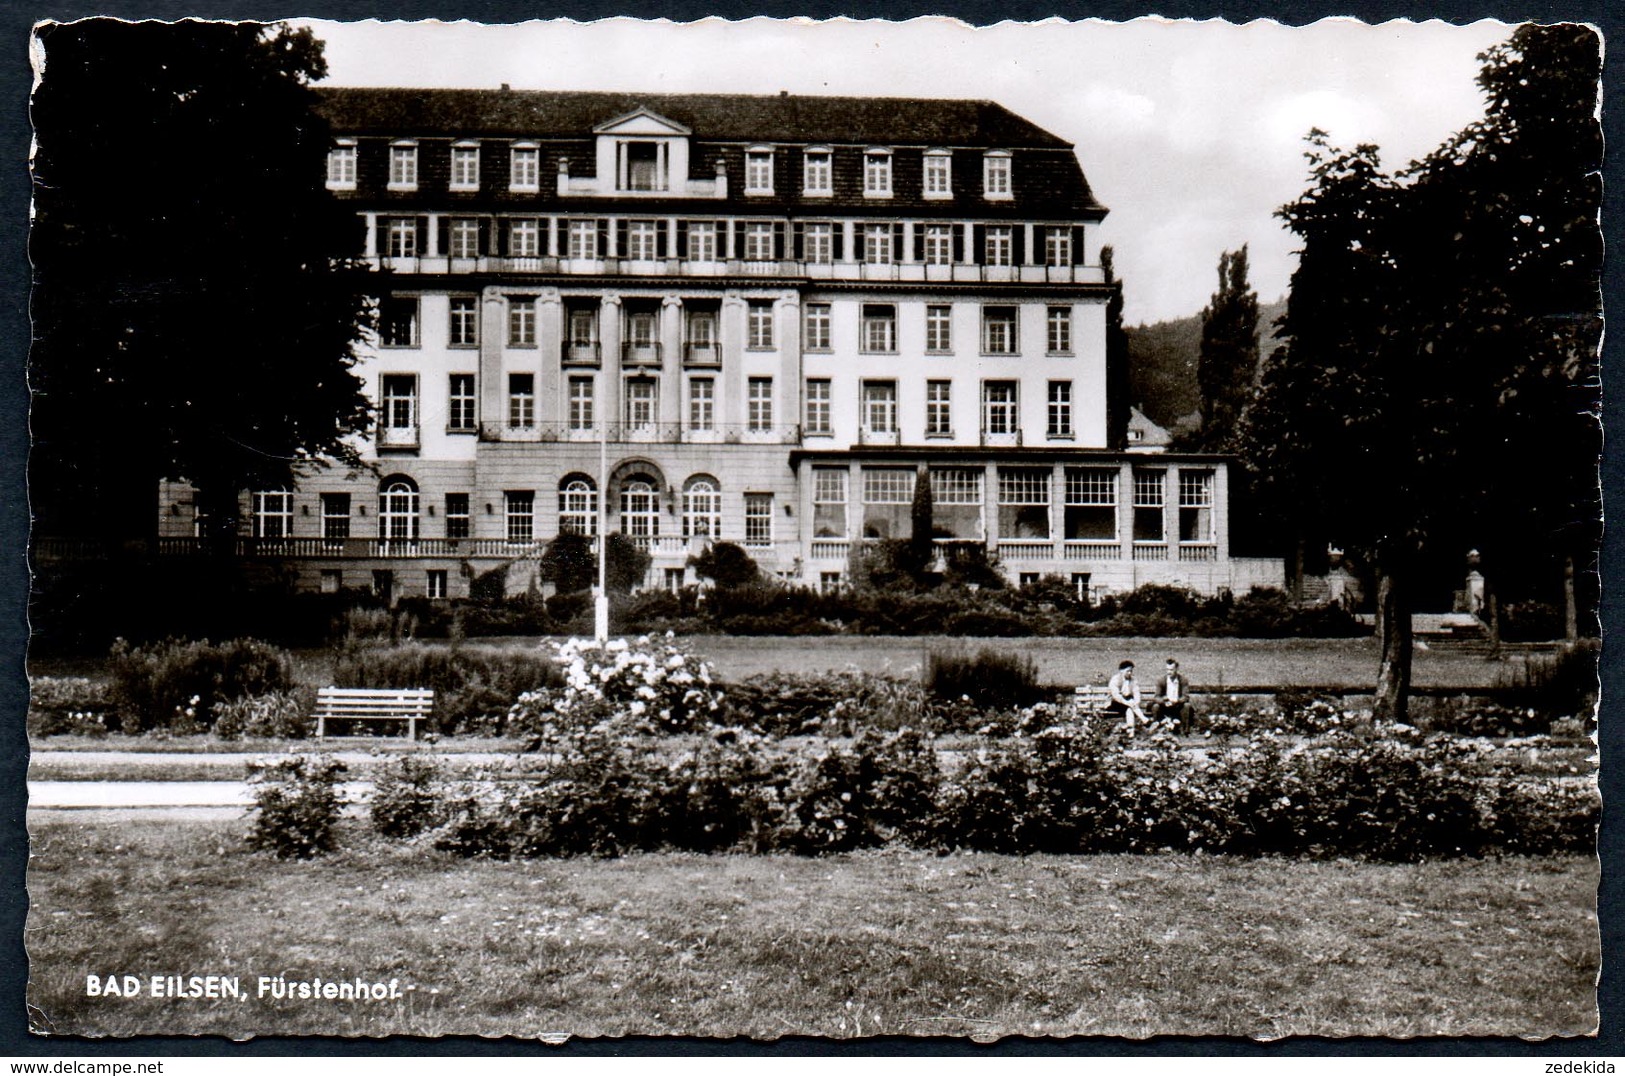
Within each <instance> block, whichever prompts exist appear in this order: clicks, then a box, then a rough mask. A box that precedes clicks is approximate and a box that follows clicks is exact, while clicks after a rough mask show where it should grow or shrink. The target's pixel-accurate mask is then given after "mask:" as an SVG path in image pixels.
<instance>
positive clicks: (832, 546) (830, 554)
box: [807, 538, 852, 561]
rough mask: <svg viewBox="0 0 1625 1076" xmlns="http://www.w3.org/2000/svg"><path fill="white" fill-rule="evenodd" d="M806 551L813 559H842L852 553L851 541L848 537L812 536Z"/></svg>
mask: <svg viewBox="0 0 1625 1076" xmlns="http://www.w3.org/2000/svg"><path fill="white" fill-rule="evenodd" d="M807 552H808V555H809V556H810V557H811V558H812V559H813V560H822V561H831V560H839V561H844V560H846V559H847V557H849V556H851V554H852V541H851V539H849V538H814V539H813V540H812V542H811V543H810V548H809V549H808V550H807Z"/></svg>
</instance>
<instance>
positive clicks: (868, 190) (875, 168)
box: [863, 149, 891, 198]
mask: <svg viewBox="0 0 1625 1076" xmlns="http://www.w3.org/2000/svg"><path fill="white" fill-rule="evenodd" d="M863 196H864V197H865V198H890V197H891V150H889V149H867V150H864V151H863Z"/></svg>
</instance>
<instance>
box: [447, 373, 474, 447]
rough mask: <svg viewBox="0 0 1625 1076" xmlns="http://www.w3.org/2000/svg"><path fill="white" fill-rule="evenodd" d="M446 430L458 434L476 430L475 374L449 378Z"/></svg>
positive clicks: (455, 375)
mask: <svg viewBox="0 0 1625 1076" xmlns="http://www.w3.org/2000/svg"><path fill="white" fill-rule="evenodd" d="M446 429H448V430H454V431H456V432H458V433H469V432H472V431H473V429H474V375H473V374H452V375H451V376H450V377H449V378H447V389H446Z"/></svg>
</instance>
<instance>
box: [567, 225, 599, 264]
mask: <svg viewBox="0 0 1625 1076" xmlns="http://www.w3.org/2000/svg"><path fill="white" fill-rule="evenodd" d="M570 257H572V258H577V259H581V258H596V257H598V222H597V221H595V220H572V221H571V222H570Z"/></svg>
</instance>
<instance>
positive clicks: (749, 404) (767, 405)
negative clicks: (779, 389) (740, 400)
mask: <svg viewBox="0 0 1625 1076" xmlns="http://www.w3.org/2000/svg"><path fill="white" fill-rule="evenodd" d="M745 419H746V423H747V428H749V429H751V430H753V431H756V432H761V431H763V430H770V429H772V428H773V379H772V378H771V377H753V378H751V379H750V384H749V386H748V391H747V395H746V398H745Z"/></svg>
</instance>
